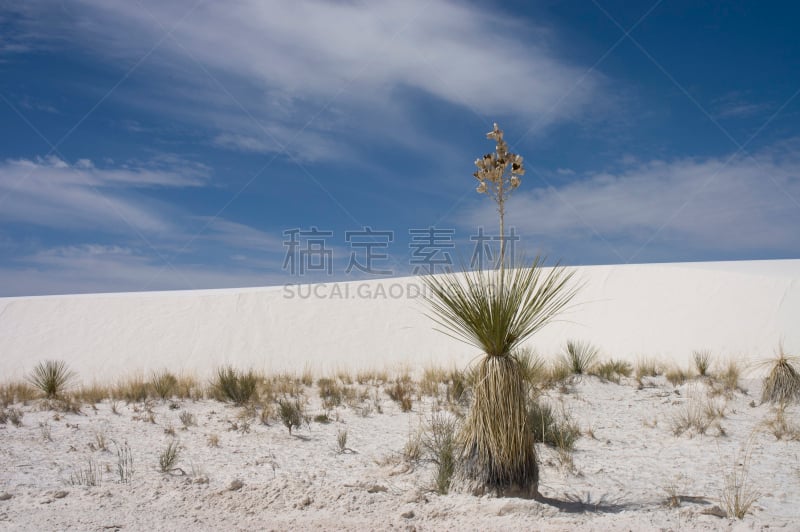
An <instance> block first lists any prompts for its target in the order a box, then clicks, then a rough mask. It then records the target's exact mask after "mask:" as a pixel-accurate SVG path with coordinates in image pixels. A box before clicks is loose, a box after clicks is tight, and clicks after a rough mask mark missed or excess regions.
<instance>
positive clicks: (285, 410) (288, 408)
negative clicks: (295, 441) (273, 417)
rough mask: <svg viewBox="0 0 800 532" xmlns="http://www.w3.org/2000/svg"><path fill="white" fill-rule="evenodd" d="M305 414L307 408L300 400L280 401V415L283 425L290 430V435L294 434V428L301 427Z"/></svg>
mask: <svg viewBox="0 0 800 532" xmlns="http://www.w3.org/2000/svg"><path fill="white" fill-rule="evenodd" d="M304 414H305V408H304V407H303V404H302V403H301V402H300V400H299V399H295V400H294V401H290V400H288V399H280V400H279V401H278V415H279V416H280V418H281V421H282V422H283V425H284V426H285V427H286V428H287V429H289V435H291V434H292V429H293V428H295V427H300V426H301V425H302V424H303V417H304Z"/></svg>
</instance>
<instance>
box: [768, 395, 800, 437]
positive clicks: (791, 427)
mask: <svg viewBox="0 0 800 532" xmlns="http://www.w3.org/2000/svg"><path fill="white" fill-rule="evenodd" d="M786 409H787V405H786V404H785V403H784V404H780V405H778V406H777V407H776V408H775V409H774V411H773V417H772V418H770V419H767V420H766V421H764V422H763V426H764V429H765V430H767V431H768V432H770V433H771V434H772V435H773V436H775V439H776V440H790V441H800V425H798V424H797V423H795V422H794V421H792V420H791V419H789V418H788V417H787V415H786V414H787V412H786Z"/></svg>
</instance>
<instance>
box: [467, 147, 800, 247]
mask: <svg viewBox="0 0 800 532" xmlns="http://www.w3.org/2000/svg"><path fill="white" fill-rule="evenodd" d="M796 144H797V143H796V142H794V143H788V144H784V145H783V146H779V147H773V148H770V149H765V150H762V151H761V152H759V153H756V154H755V158H756V160H753V159H751V158H747V157H740V158H735V159H734V160H732V161H731V162H730V163H729V164H727V165H726V164H725V163H726V162H727V159H728V158H727V157H719V158H708V159H694V158H676V159H674V160H669V161H661V160H654V161H649V162H644V163H634V164H631V165H629V166H627V167H626V168H624V169H623V170H621V171H619V172H615V173H594V174H589V175H584V176H579V179H576V180H574V181H572V182H570V183H568V184H565V185H562V186H559V187H558V188H552V187H547V186H545V184H544V183H543V181H542V180H541V179H538V178H537V176H536V175H535V174H529V175H528V176H527V177H526V180H525V182H524V183H523V187H524V188H521V189H520V191H519V193H518V194H517V195H516V196H515V197H513V198H512V199H511V202H510V204H509V206H508V210H509V217H508V222H510V224H512V225H514V226H516V227H517V229H518V231H519V232H520V233H521V234H523V235H524V236H525V237H527V238H528V242H531V243H534V244H536V245H540V246H543V247H552V246H553V244H555V243H558V248H559V249H562V250H564V249H567V248H574V246H576V245H578V246H583V245H586V244H587V243H589V242H590V241H591V242H592V246H593V247H594V251H593V253H594V256H595V257H597V256H603V257H605V260H611V261H615V262H619V261H620V260H622V261H627V260H629V259H631V258H635V259H639V260H642V259H643V258H647V257H649V258H657V257H662V256H669V253H665V250H670V251H675V250H683V252H684V253H687V252H688V253H691V250H695V251H696V250H702V251H703V252H704V253H705V254H709V253H714V252H719V253H725V252H728V251H732V252H737V253H739V254H742V255H744V254H747V253H748V252H755V251H765V250H766V251H772V252H779V253H785V252H786V251H787V250H795V251H797V252H800V233H799V232H798V231H797V230H796V227H798V226H800V157H798V155H797V154H798V152H797V150H796ZM792 146H794V148H793V147H792ZM545 177H546V176H545ZM548 181H549V180H548ZM526 189H527V190H526ZM488 203H489V202H481V203H480V204H478V203H475V204H474V205H475V206H476V207H475V209H474V210H473V211H471V214H470V215H469V216H468V217H467V218H466V219H465V220H463V221H464V222H465V223H466V224H469V225H474V224H476V223H478V224H483V225H487V226H489V227H493V226H494V225H495V223H496V222H495V218H496V213H495V212H494V209H493V207H492V206H491V205H487V204H488ZM653 237H654V239H653V241H652V242H650V243H648V241H649V240H650V239H651V238H653ZM620 243H622V244H620ZM642 246H646V247H645V249H643V250H642V252H641V253H636V252H637V251H638V250H639V249H640V248H641V247H642ZM584 251H585V250H584ZM634 254H635V257H633V256H632V255H634ZM673 256H674V254H673Z"/></svg>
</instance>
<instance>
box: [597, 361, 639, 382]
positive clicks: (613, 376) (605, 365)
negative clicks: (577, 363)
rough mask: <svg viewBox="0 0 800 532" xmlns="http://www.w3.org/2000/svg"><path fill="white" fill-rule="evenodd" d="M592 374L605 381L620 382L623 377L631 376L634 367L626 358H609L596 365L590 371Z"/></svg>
mask: <svg viewBox="0 0 800 532" xmlns="http://www.w3.org/2000/svg"><path fill="white" fill-rule="evenodd" d="M589 373H591V374H592V375H596V376H597V377H599V378H601V379H603V380H604V381H609V382H613V383H616V384H619V382H620V380H621V379H622V377H630V376H631V374H632V373H633V367H632V366H631V365H630V364H629V363H628V362H625V361H624V360H613V359H612V360H607V361H605V362H601V363H600V364H597V365H595V366H594V367H593V368H592V369H591V370H590V371H589Z"/></svg>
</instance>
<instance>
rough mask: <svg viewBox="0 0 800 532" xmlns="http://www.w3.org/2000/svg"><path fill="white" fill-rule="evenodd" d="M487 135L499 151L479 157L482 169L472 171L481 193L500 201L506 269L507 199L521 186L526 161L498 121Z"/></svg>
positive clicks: (501, 262) (501, 261) (501, 257)
mask: <svg viewBox="0 0 800 532" xmlns="http://www.w3.org/2000/svg"><path fill="white" fill-rule="evenodd" d="M486 138H487V139H491V140H494V141H495V142H496V143H497V145H496V146H495V152H494V153H487V154H486V155H484V156H483V157H480V158H478V159H475V166H477V167H478V170H477V171H476V172H475V173H473V174H472V175H473V176H474V177H475V179H477V180H478V181H479V182H480V184H479V185H478V188H476V189H475V190H476V191H477V192H478V194H486V195H487V196H489V197H490V198H492V199H493V200H494V202H495V203H497V212H498V214H499V216H500V255H499V257H498V259H497V263H498V264H499V266H500V269H503V268H504V267H505V257H506V224H505V215H506V200H507V199H508V197H509V196H510V195H511V192H512V191H513V190H514V189H516V188H517V187H519V185H520V182H521V181H520V176H521V175H524V174H525V167H524V166H523V164H522V156H520V155H517V154H515V153H511V152H510V151H508V144H506V141H505V140H503V130H502V129H500V128H499V127H498V126H497V123H495V124H494V127H493V128H492V130H491V131H490V132H489V133H487V134H486Z"/></svg>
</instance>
